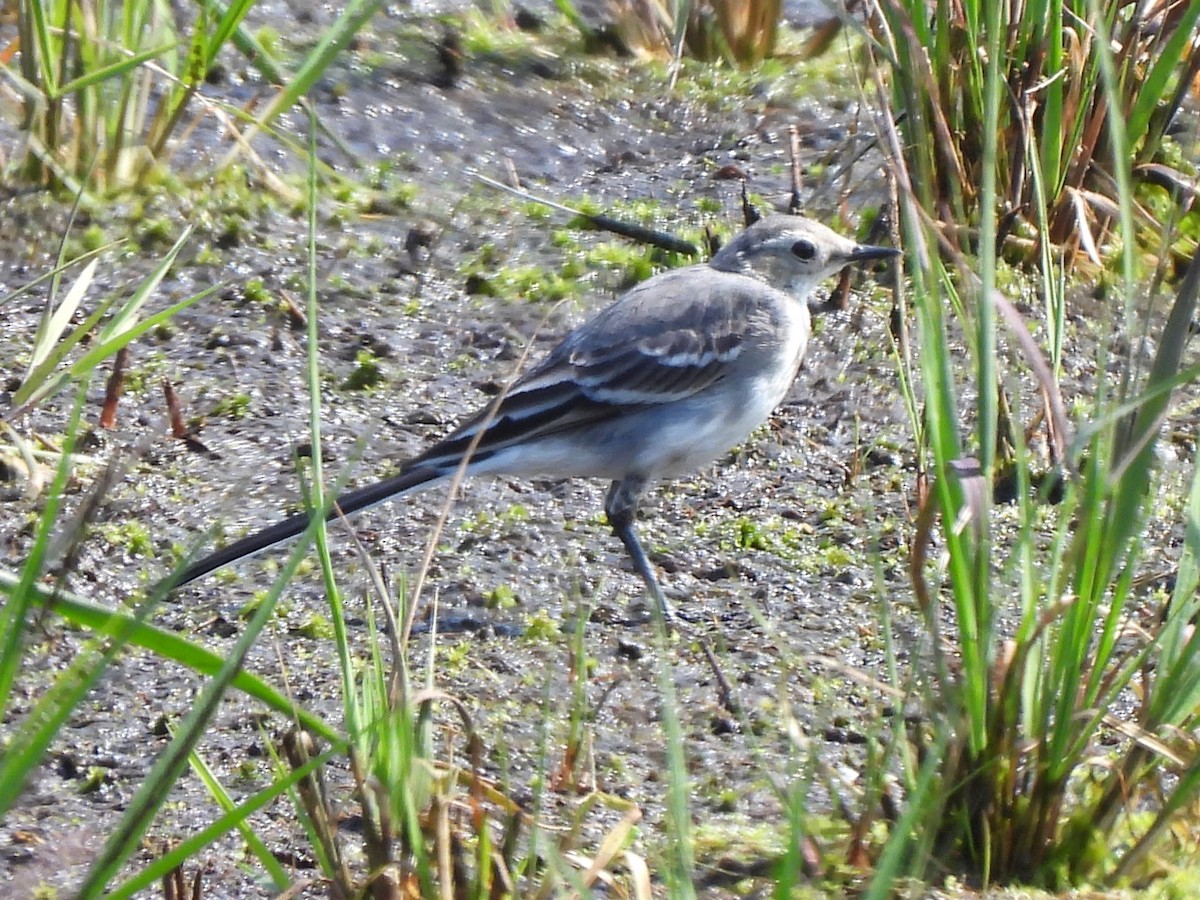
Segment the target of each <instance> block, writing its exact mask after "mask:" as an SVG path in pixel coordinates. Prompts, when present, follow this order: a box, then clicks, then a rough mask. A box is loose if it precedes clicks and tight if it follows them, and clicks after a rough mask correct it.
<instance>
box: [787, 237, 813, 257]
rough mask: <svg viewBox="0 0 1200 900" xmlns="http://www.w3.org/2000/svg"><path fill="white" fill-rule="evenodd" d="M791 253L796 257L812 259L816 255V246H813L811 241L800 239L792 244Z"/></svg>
mask: <svg viewBox="0 0 1200 900" xmlns="http://www.w3.org/2000/svg"><path fill="white" fill-rule="evenodd" d="M792 255H793V256H795V257H796V259H812V258H813V257H814V256H816V255H817V248H816V247H814V246H813V242H812V241H806V240H803V239H801V240H798V241H796V243H794V244H792Z"/></svg>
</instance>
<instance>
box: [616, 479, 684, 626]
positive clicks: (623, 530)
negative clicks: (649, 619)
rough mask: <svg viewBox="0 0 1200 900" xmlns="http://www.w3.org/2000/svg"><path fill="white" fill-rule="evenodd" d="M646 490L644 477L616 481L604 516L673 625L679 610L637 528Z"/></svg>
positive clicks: (668, 621) (659, 606)
mask: <svg viewBox="0 0 1200 900" xmlns="http://www.w3.org/2000/svg"><path fill="white" fill-rule="evenodd" d="M645 487H646V482H645V480H644V479H641V478H624V479H622V480H621V481H614V482H613V483H612V487H610V488H609V489H608V496H607V497H605V498H604V514H605V515H606V516H608V524H609V525H610V526H611V527H612V530H613V534H615V535H616V536H617V537H618V538H620V539H621V543H622V544H624V545H625V550H626V551H627V552H628V553H629V558H630V559H631V560H633V568H634V569H635V570H637V573H638V574H639V575H641V576H642V581H644V582H646V588H647V590H649V591H650V596H652V597H653V598H654V602H655V603H657V604H658V609H659V611H660V612H661V613H662V616H663V619H664V620H665V621H666V623H667V624H668V625H669V624H671V623H673V622H674V621H675V608H674V607H673V606H671V603H670V601H668V600H667V598H666V596H664V595H663V592H662V588H661V587H659V585H658V579H657V578H655V577H654V570H653V569H652V568H651V567H650V560H648V559H647V558H646V551H645V550H643V549H642V544H641V541H639V540H638V537H637V532H636V531H634V528H633V524H634V520H635V519H636V517H637V507H638V501H639V500H640V499H641V495H642V491H643V489H644V488H645Z"/></svg>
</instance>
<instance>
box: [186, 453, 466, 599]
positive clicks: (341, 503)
mask: <svg viewBox="0 0 1200 900" xmlns="http://www.w3.org/2000/svg"><path fill="white" fill-rule="evenodd" d="M444 474H445V470H444V469H440V468H434V467H430V466H420V465H419V466H415V467H413V468H411V469H408V470H407V471H404V472H401V473H400V474H399V475H394V476H392V477H391V478H387V479H385V480H383V481H380V482H377V483H375V484H371V485H367V486H366V487H363V488H359V489H358V490H356V491H349V492H348V493H345V494H342V496H340V497H338V499H337V504H336V506H335V507H334V508H333V509H331V510H330V512H329V515H327V516H326V517H325V520H326V521H332V520H334V519H336V518H337V517H338V515H339V511H340V514H341V515H346V516H350V515H353V514H354V513H356V512H362V511H363V510H364V509H369V508H370V507H372V506H378V505H379V504H380V503H383V502H384V501H385V500H390V499H392V498H393V497H399V496H401V495H402V494H407V493H408V492H409V491H414V490H416V489H417V488H420V487H424V486H425V485H427V484H429V483H430V482H433V481H436V480H438V479H439V478H441V477H442V476H443V475H444ZM310 521H311V517H310V516H309V514H308V513H297V514H296V515H294V516H288V517H287V518H286V519H284V520H283V521H282V522H276V523H275V524H274V525H271V526H269V527H267V528H264V529H263V530H262V531H256V532H255V533H254V534H251V535H249V536H247V537H244V538H242V539H241V540H240V541H234V542H233V543H232V544H230V545H229V546H228V547H225V548H224V549H222V550H218V551H217V552H216V553H210V554H209V555H208V556H206V557H204V559H202V560H199V561H198V562H194V563H192V564H191V565H190V566H188V567H187V568H186V569H184V571H183V574H182V575H181V576H180V577H179V578H178V580H175V581H174V585H175V587H178V586H179V585H182V584H187V583H188V582H189V581H195V580H196V579H197V578H203V577H204V576H205V575H207V574H208V573H209V572H215V571H216V570H217V569H220V568H221V567H223V566H227V565H229V564H230V563H233V562H237V561H238V560H239V559H246V558H247V557H250V556H254V555H255V554H257V553H262V552H263V551H264V550H267V549H269V548H270V547H274V546H275V545H276V544H281V543H283V542H284V541H287V540H290V539H291V538H294V537H296V536H298V535H301V534H303V533H304V530H305V529H306V528H308V524H309V522H310Z"/></svg>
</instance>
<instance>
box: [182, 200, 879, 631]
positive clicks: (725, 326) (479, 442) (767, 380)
mask: <svg viewBox="0 0 1200 900" xmlns="http://www.w3.org/2000/svg"><path fill="white" fill-rule="evenodd" d="M898 254H899V251H898V250H896V249H895V248H892V247H879V246H872V245H869V244H860V243H856V242H855V241H853V240H850V239H849V238H846V237H843V236H842V235H840V234H838V233H837V232H835V231H833V230H832V229H831V228H828V227H827V226H825V225H823V224H821V223H820V222H817V221H814V220H812V219H809V218H805V217H801V216H794V215H783V214H775V215H769V216H766V217H764V218H762V219H760V220H759V221H757V222H755V223H754V224H752V225H750V226H749V227H747V228H746V229H745V230H743V231H741V232H740V233H738V234H737V235H736V236H735V237H733V238H732V239H731V240H730V241H729V242H728V243H726V244H725V245H724V246H723V247H721V248H720V249H719V250H718V251H717V252H716V253H715V254H714V255H713V256H712V258H711V259H709V260H708V261H707V262H703V263H698V264H695V265H690V266H686V267H683V268H677V269H672V270H668V271H665V272H661V273H659V274H657V275H654V276H653V277H651V278H649V279H647V280H645V281H643V282H641V283H640V284H638V285H636V286H635V287H633V288H632V289H630V290H629V291H627V292H626V293H625V294H623V295H622V296H620V297H619V298H618V299H617V300H615V301H614V302H612V303H611V304H610V305H609V306H607V307H606V308H604V309H603V310H601V311H600V312H599V313H597V314H596V315H594V316H593V317H592V318H591V319H590V320H588V321H586V322H585V323H584V324H582V325H580V326H579V327H577V328H575V329H574V330H573V331H571V332H569V333H568V334H567V335H566V336H565V337H564V338H562V340H561V341H560V342H559V343H558V344H557V345H556V346H555V347H554V348H553V349H552V350H551V351H550V352H549V353H548V354H547V355H546V356H545V357H544V358H543V359H542V360H541V361H540V362H539V363H537V364H536V365H534V366H533V367H532V368H530V369H529V370H528V371H526V372H525V373H524V374H522V375H520V377H518V378H517V379H516V380H515V381H514V382H513V383H512V384H511V385H510V386H509V388H508V389H507V391H505V392H504V393H502V394H501V395H500V397H499V398H498V399H497V400H494V401H493V402H491V403H489V404H488V405H487V406H485V407H484V408H483V409H481V410H479V411H478V412H477V413H475V414H474V415H473V416H470V417H469V418H467V419H466V420H465V421H464V422H462V424H460V425H459V426H458V427H457V428H456V429H454V430H453V431H452V432H451V433H450V434H449V435H447V436H446V437H444V438H442V439H441V440H439V441H437V442H436V443H434V444H433V445H432V446H430V447H429V448H428V449H427V450H425V451H424V452H423V453H421V454H419V455H418V456H416V457H414V458H412V459H410V460H408V461H407V462H404V463H402V464H401V465H400V466H399V469H398V471H397V473H396V474H395V475H392V476H390V477H388V478H384V479H383V480H381V481H378V482H375V483H373V484H369V485H367V486H365V487H361V488H357V489H355V490H351V491H349V492H347V493H344V494H342V495H341V496H339V497H338V498H337V500H336V501H335V502H334V503H333V504H332V505H331V506H330V508H329V509H328V511H327V518H328V519H330V520H332V519H334V518H336V517H338V516H339V515H345V516H349V515H352V514H354V513H357V512H361V511H362V510H365V509H368V508H370V507H373V506H376V505H378V504H380V503H383V502H384V501H387V500H392V499H394V498H398V497H402V496H404V495H405V494H409V493H412V492H415V491H418V490H421V489H426V488H430V487H432V486H434V485H438V484H442V483H445V482H447V481H449V480H450V479H452V478H453V477H454V476H455V474H456V472H457V471H458V470H459V468H460V466H461V465H462V463H463V460H464V457H466V458H467V462H466V466H465V472H466V474H467V475H470V476H475V475H507V476H516V477H550V478H603V479H607V480H609V481H610V482H611V484H610V486H609V489H608V493H607V495H606V497H605V500H604V512H605V514H606V516H607V518H608V525H609V527H610V528H611V529H612V531H613V533H614V534H615V536H616V537H617V539H618V540H619V541H620V542H621V544H622V545H623V546H624V548H625V551H626V552H627V553H628V555H629V558H630V561H631V562H632V564H633V568H634V570H635V571H636V572H637V574H638V575H639V576H640V577H641V579H642V581H643V582H644V583H645V586H646V590H647V591H648V593H649V594H650V596H651V598H652V599H653V601H654V603H655V605H656V606H657V609H658V611H659V612H660V613H661V614H662V616H663V618H664V620H666V621H667V622H668V623H669V622H673V621H674V620H675V618H676V612H675V610H674V607H673V606H672V605H671V603H670V602H669V601H668V600H667V598H666V596H665V595H664V593H663V590H662V587H661V586H660V584H659V581H658V579H657V577H656V576H655V574H654V569H653V567H652V566H651V564H650V561H649V559H648V558H647V556H646V552H645V550H644V549H643V547H642V544H641V542H640V541H639V539H638V536H637V532H636V530H635V520H636V516H637V510H638V505H639V502H640V501H641V499H642V497H643V495H644V494H645V492H646V490H647V489H648V488H649V487H650V486H651V485H652V484H653V483H655V482H657V481H660V480H662V479H668V478H672V477H676V476H679V475H683V474H686V473H688V472H691V471H694V470H696V469H698V468H700V467H701V466H704V465H707V464H709V463H711V462H713V461H714V460H716V459H718V458H719V457H720V456H721V455H723V454H725V453H726V452H727V451H729V450H730V449H731V448H732V447H734V446H736V445H738V444H739V443H741V442H742V441H744V440H745V439H746V438H747V437H748V436H749V435H750V433H751V432H752V431H753V430H754V429H755V428H757V427H758V426H759V425H760V424H762V423H763V422H764V421H766V419H767V418H768V417H769V416H770V414H771V413H772V412H773V411H774V409H775V408H776V407H777V406H778V405H779V404H780V403H781V402H782V401H783V399H784V397H785V396H786V395H787V393H788V391H789V389H790V388H791V386H792V383H793V382H794V381H795V379H796V376H797V374H798V372H799V370H800V366H801V363H802V361H803V359H804V353H805V349H806V348H807V346H808V340H809V334H810V331H811V326H810V318H809V310H808V303H807V300H808V297H809V295H810V294H811V293H812V291H813V290H814V289H815V288H816V287H817V286H818V285H819V284H820V283H821V282H822V281H823V280H825V279H826V278H828V277H829V276H831V275H834V274H836V273H837V272H839V271H841V270H842V269H844V268H845V267H846V266H848V265H851V264H855V263H869V262H871V261H874V260H883V259H888V258H891V257H894V256H897V255H898ZM310 519H311V516H310V514H308V513H297V514H295V515H292V516H290V517H288V518H285V519H282V520H281V521H279V522H277V523H276V524H274V525H271V526H269V527H267V528H264V529H262V530H261V531H257V532H255V533H253V534H251V535H249V536H247V537H244V538H241V539H240V540H237V541H234V542H233V543H232V544H230V545H229V546H227V547H225V548H223V549H220V550H217V551H215V552H213V553H212V554H210V555H209V556H206V557H204V558H203V559H201V560H199V561H198V562H195V563H193V564H191V565H189V566H187V567H186V568H185V569H184V570H183V572H182V573H181V574H180V575H179V576H178V577H175V578H174V579H173V583H172V589H173V588H177V587H179V586H180V585H184V584H187V583H188V582H192V581H195V580H197V579H199V578H202V577H203V576H205V575H207V574H209V573H210V572H213V571H215V570H216V569H220V568H222V567H224V566H227V565H229V564H231V563H234V562H236V561H238V560H241V559H244V558H247V557H250V556H253V555H255V554H258V553H260V552H262V551H264V550H266V549H268V548H269V547H272V546H274V545H276V544H279V543H281V542H283V541H286V540H288V539H290V538H294V537H296V536H298V535H300V534H302V533H303V532H304V531H305V530H306V529H307V528H308V527H309V524H310Z"/></svg>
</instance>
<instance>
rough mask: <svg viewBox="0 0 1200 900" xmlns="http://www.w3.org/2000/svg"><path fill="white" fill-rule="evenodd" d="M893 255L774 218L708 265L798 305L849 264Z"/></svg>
mask: <svg viewBox="0 0 1200 900" xmlns="http://www.w3.org/2000/svg"><path fill="white" fill-rule="evenodd" d="M899 252H900V251H899V250H896V249H894V248H892V247H873V246H871V245H869V244H856V243H855V242H854V241H852V240H850V239H849V238H845V237H842V236H841V235H840V234H838V233H837V232H836V231H833V230H831V229H829V228H826V227H825V226H824V225H822V224H821V223H820V222H814V221H813V220H812V219H806V218H804V217H802V216H784V215H774V216H768V217H766V218H765V219H760V220H759V221H758V222H755V223H754V224H753V225H751V226H750V227H749V228H747V229H746V230H745V231H743V232H742V233H741V234H739V235H738V236H737V237H735V238H734V239H733V240H731V241H730V242H729V243H728V244H726V245H725V246H724V247H722V248H721V249H720V250H719V251H718V252H717V255H716V256H714V257H713V258H712V259H711V260H710V261H709V265H710V266H712V267H713V268H714V269H719V270H720V271H722V272H738V273H740V274H742V275H749V276H751V277H753V278H757V279H759V280H760V281H764V282H766V283H767V284H770V285H771V286H772V287H775V288H778V289H780V290H783V291H787V292H788V293H789V294H792V295H793V296H795V297H797V298H798V299H801V300H802V299H804V298H806V297H807V296H808V295H809V294H810V293H811V292H812V290H813V288H815V287H816V286H817V285H818V284H820V283H821V282H822V281H824V280H825V279H826V278H828V277H829V276H830V275H834V274H836V273H837V272H840V271H841V270H842V269H843V268H845V267H846V266H848V265H850V264H852V263H862V262H869V261H870V260H875V259H887V258H889V257H893V256H897V255H899Z"/></svg>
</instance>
